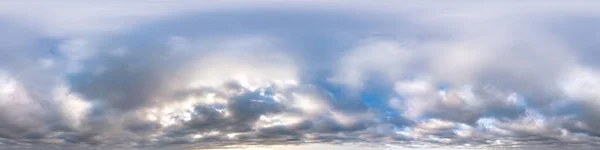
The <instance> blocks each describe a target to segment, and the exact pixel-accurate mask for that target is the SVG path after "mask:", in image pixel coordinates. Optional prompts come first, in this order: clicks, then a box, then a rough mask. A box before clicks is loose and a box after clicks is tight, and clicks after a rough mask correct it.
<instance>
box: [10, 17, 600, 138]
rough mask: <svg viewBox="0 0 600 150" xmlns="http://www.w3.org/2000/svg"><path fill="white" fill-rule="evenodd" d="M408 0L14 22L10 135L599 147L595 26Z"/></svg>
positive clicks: (598, 85)
mask: <svg viewBox="0 0 600 150" xmlns="http://www.w3.org/2000/svg"><path fill="white" fill-rule="evenodd" d="M469 10H471V11H473V10H477V9H474V8H472V9H469ZM469 10H466V11H467V12H468V11H469ZM561 10H562V9H561ZM363 11H365V12H366V11H367V10H363ZM537 11H541V12H546V11H549V12H553V11H554V10H553V9H548V10H546V9H543V10H537ZM556 11H558V10H556ZM402 12H403V13H392V12H388V13H385V12H378V13H381V16H377V17H365V15H357V14H353V13H350V12H345V11H341V10H336V11H308V10H286V9H265V10H260V9H248V10H243V11H237V10H236V11H223V12H221V11H216V12H197V13H198V14H184V15H173V16H168V17H167V18H169V19H162V20H161V19H158V20H157V21H149V22H146V23H142V24H137V25H136V26H135V27H136V28H132V29H130V30H119V32H118V33H114V34H109V35H96V34H94V35H89V36H78V37H72V38H66V39H60V38H56V39H53V38H48V37H43V36H42V35H38V33H36V32H33V31H31V32H30V31H28V29H19V28H18V27H4V26H1V27H0V31H5V30H6V31H7V33H9V34H6V35H3V36H2V37H0V43H2V45H0V48H2V51H0V54H1V55H0V58H1V59H2V60H0V71H2V72H0V73H2V74H0V79H2V80H5V81H0V83H1V85H0V87H1V88H3V89H1V90H2V92H5V93H8V94H5V93H0V94H5V95H2V96H3V97H0V100H1V101H2V103H0V108H3V110H2V111H0V121H1V122H0V127H2V128H0V144H3V145H11V146H10V147H8V148H14V149H18V148H22V149H24V148H39V147H46V148H48V147H54V148H57V149H59V148H65V147H71V146H80V147H78V148H83V147H91V148H100V149H103V148H124V149H128V148H131V147H137V148H141V149H146V148H157V149H161V148H162V149H169V148H192V147H197V148H221V147H226V146H234V145H238V146H239V145H250V146H252V145H254V146H258V145H282V144H306V143H329V144H345V143H362V144H367V145H369V144H375V145H384V144H391V145H400V146H405V147H419V146H425V147H445V146H447V147H457V148H461V147H462V148H471V147H474V148H484V147H511V146H516V147H521V146H535V145H546V146H565V145H566V146H576V145H588V146H590V145H591V146H594V145H598V144H599V143H598V141H599V139H598V129H599V125H598V124H597V122H598V117H597V116H596V114H597V113H598V112H597V111H595V107H597V106H600V105H598V102H597V100H598V94H597V93H595V92H594V89H597V88H598V87H600V84H598V83H599V82H596V81H598V80H594V79H595V78H597V77H600V76H598V75H597V74H595V72H596V69H597V66H596V65H597V64H596V62H595V61H593V60H592V59H591V58H589V57H591V56H593V55H594V54H595V52H594V50H593V45H594V41H591V40H590V39H593V38H594V36H592V35H591V34H589V35H586V36H584V37H573V35H570V33H571V32H569V31H573V30H572V29H569V28H568V27H573V26H579V25H580V24H585V23H587V22H589V21H590V20H585V19H583V20H582V22H574V23H569V24H566V25H565V24H562V23H560V21H559V23H557V24H550V25H547V24H544V23H540V22H538V21H540V20H531V21H528V19H532V18H534V17H535V16H540V15H541V16H544V14H543V13H542V14H540V13H533V14H534V15H529V13H531V12H530V11H517V12H514V13H515V14H519V13H522V14H524V15H523V16H521V17H517V16H513V15H514V14H512V13H506V14H505V13H501V12H500V13H499V12H491V13H489V14H487V13H483V14H471V13H469V14H471V15H469V14H467V15H465V16H463V15H460V12H462V11H458V12H459V13H458V14H454V15H455V16H452V15H448V16H446V15H441V14H443V13H441V12H443V11H440V12H438V11H436V10H429V11H425V12H423V14H420V15H419V13H415V12H413V13H407V14H415V16H411V15H407V14H404V13H406V12H404V11H402ZM408 12H410V11H408ZM558 12H560V11H558ZM371 13H373V12H369V14H371ZM385 17H389V18H385ZM487 17H490V18H494V19H497V20H491V19H489V18H487ZM513 17H514V18H513ZM486 18H487V19H486ZM550 18H551V17H550ZM568 18H570V17H568ZM545 19H548V18H545ZM541 20H542V21H541V22H544V21H545V20H544V18H542V19H541ZM521 21H523V22H522V23H520V22H521ZM592 23H593V21H592ZM442 25H443V26H444V27H441V26H442ZM547 26H549V27H548V30H550V31H547V30H546V29H545V28H546V27H547ZM581 26H583V27H582V28H581V30H584V31H585V30H593V29H594V28H593V27H587V26H585V25H581ZM557 28H558V29H557ZM578 29H579V28H578ZM8 30H10V31H11V32H8ZM21 31H22V32H21ZM578 32H580V31H578ZM3 33H4V32H3ZM381 33H385V34H384V35H381ZM574 34H575V35H580V33H574ZM12 36H14V37H12ZM582 70H583V71H582ZM586 70H587V72H586ZM583 83H591V84H589V86H586V85H588V84H583ZM590 89H591V90H590ZM6 91H7V92H6ZM15 99H18V100H15ZM15 107H18V108H19V109H15ZM570 109H574V110H577V111H569V110H570Z"/></svg>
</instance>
